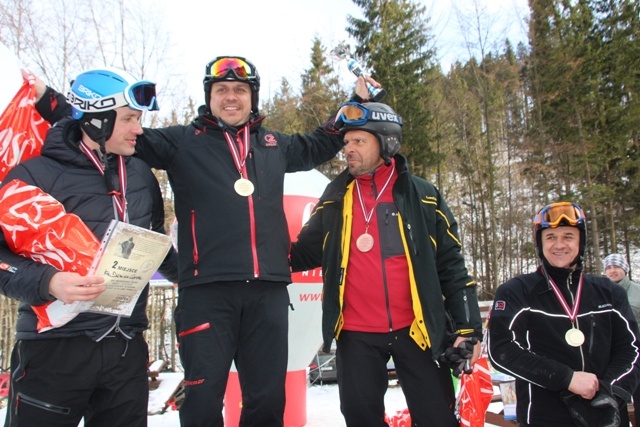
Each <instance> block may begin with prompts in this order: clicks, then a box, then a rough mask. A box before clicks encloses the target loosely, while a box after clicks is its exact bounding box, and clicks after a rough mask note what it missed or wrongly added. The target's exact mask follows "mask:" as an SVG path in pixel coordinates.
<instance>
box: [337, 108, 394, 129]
mask: <svg viewBox="0 0 640 427" xmlns="http://www.w3.org/2000/svg"><path fill="white" fill-rule="evenodd" d="M370 120H371V121H374V122H393V123H398V124H399V125H401V126H402V118H401V117H400V116H399V115H397V114H394V113H386V112H380V111H371V110H367V109H366V108H365V107H364V106H362V105H361V104H359V103H357V102H347V103H345V104H342V106H341V107H340V109H339V110H338V113H337V114H336V120H335V124H334V127H335V128H336V129H340V128H342V127H343V126H345V125H352V126H362V125H364V124H365V123H367V122H368V121H370Z"/></svg>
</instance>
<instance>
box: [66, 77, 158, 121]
mask: <svg viewBox="0 0 640 427" xmlns="http://www.w3.org/2000/svg"><path fill="white" fill-rule="evenodd" d="M76 92H77V93H76ZM82 95H85V96H82ZM67 98H68V99H69V102H70V103H71V105H72V107H74V108H76V109H77V110H79V111H82V112H84V113H100V112H103V111H109V110H114V109H116V108H119V107H127V106H128V107H129V108H131V109H133V110H139V111H156V110H159V109H160V107H159V106H158V100H157V98H156V84H155V83H152V82H150V81H146V80H142V81H139V82H135V83H132V84H130V85H129V86H127V87H126V88H125V89H124V91H122V92H117V93H114V94H112V95H108V96H99V95H95V94H93V92H92V91H91V90H90V89H88V88H86V87H85V86H84V85H82V84H80V85H78V86H77V87H76V88H75V90H70V91H69V93H68V95H67Z"/></svg>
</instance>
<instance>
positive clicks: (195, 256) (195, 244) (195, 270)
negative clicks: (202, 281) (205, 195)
mask: <svg viewBox="0 0 640 427" xmlns="http://www.w3.org/2000/svg"><path fill="white" fill-rule="evenodd" d="M191 239H192V240H193V275H194V276H197V275H198V261H199V258H200V256H199V255H198V239H196V211H195V210H193V209H192V210H191Z"/></svg>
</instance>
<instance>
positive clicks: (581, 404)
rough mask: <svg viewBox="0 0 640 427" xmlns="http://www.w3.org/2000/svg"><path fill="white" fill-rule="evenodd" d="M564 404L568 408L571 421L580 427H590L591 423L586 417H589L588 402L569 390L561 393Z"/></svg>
mask: <svg viewBox="0 0 640 427" xmlns="http://www.w3.org/2000/svg"><path fill="white" fill-rule="evenodd" d="M560 398H561V399H562V402H563V403H564V405H565V406H566V407H567V410H568V411H569V415H571V419H572V420H573V422H574V423H575V424H576V426H578V427H589V423H588V422H587V419H586V418H585V417H588V416H589V415H588V414H589V413H590V412H591V411H590V408H589V406H588V403H587V401H586V400H584V399H583V398H582V397H580V396H578V395H577V394H573V393H571V392H570V391H569V390H565V391H563V392H561V393H560Z"/></svg>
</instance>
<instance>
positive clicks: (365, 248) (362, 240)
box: [356, 233, 373, 252]
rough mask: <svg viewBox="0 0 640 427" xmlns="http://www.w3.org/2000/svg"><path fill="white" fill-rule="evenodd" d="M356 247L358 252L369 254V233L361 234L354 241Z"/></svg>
mask: <svg viewBox="0 0 640 427" xmlns="http://www.w3.org/2000/svg"><path fill="white" fill-rule="evenodd" d="M356 247H357V248H358V250H359V251H360V252H369V251H370V250H371V248H373V236H371V234H369V233H364V234H361V235H360V237H358V239H357V240H356Z"/></svg>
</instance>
